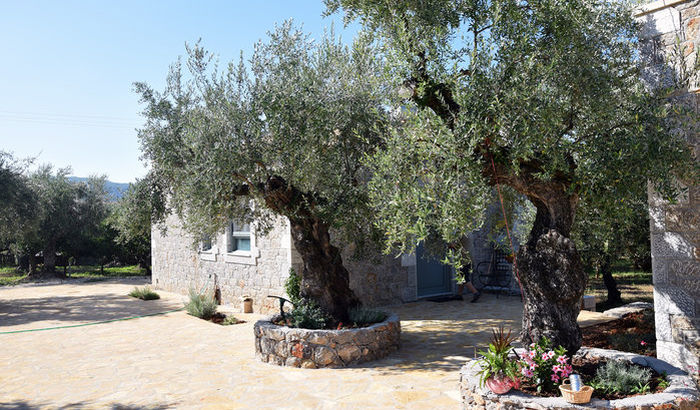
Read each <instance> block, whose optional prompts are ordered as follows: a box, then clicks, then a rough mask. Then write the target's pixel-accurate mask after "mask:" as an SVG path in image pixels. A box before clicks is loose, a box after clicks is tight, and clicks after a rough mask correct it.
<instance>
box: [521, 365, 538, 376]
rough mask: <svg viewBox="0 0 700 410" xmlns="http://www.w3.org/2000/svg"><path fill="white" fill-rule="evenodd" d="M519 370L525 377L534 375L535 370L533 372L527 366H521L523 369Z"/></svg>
mask: <svg viewBox="0 0 700 410" xmlns="http://www.w3.org/2000/svg"><path fill="white" fill-rule="evenodd" d="M520 372H521V373H522V374H523V376H525V377H532V376H534V375H535V372H533V371H532V370H531V369H528V368H527V367H523V369H522V370H521V371H520Z"/></svg>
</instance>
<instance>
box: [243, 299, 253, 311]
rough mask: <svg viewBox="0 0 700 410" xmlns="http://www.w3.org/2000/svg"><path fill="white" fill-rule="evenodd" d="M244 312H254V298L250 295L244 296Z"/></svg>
mask: <svg viewBox="0 0 700 410" xmlns="http://www.w3.org/2000/svg"><path fill="white" fill-rule="evenodd" d="M243 313H253V299H252V298H250V297H244V298H243Z"/></svg>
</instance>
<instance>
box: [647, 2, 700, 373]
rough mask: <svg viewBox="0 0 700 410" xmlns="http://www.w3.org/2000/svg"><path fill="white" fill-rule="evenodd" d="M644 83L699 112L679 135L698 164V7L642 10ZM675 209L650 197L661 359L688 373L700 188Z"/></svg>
mask: <svg viewBox="0 0 700 410" xmlns="http://www.w3.org/2000/svg"><path fill="white" fill-rule="evenodd" d="M637 18H638V19H639V20H640V21H641V22H643V23H644V29H643V31H642V35H641V40H642V41H641V42H640V46H641V48H642V55H643V57H644V58H645V60H646V61H645V62H646V63H647V66H646V70H645V73H644V75H645V79H646V80H647V81H648V82H649V83H650V84H651V85H656V86H659V85H660V86H663V87H668V86H671V87H674V88H676V89H677V92H676V93H675V95H674V97H673V99H672V100H673V102H674V103H676V104H682V105H684V106H685V107H687V108H689V109H691V110H694V111H693V112H694V113H695V114H697V115H695V116H694V117H695V122H693V121H691V122H689V123H687V124H684V126H683V128H684V129H682V130H680V131H681V132H683V133H684V135H685V137H686V139H687V141H688V143H689V144H690V146H691V147H693V149H694V153H695V158H696V160H697V159H698V158H700V136H699V132H698V131H699V130H700V127H699V123H700V89H699V88H698V86H699V85H700V72H699V71H700V70H698V68H699V67H700V65H698V63H699V62H698V60H697V59H698V55H699V54H698V52H699V50H700V1H698V0H694V1H688V0H681V1H671V0H659V1H653V2H651V3H649V4H645V5H644V6H642V7H640V8H639V12H638V15H637ZM679 184H681V185H683V186H684V187H685V188H686V189H687V191H686V192H685V194H684V195H683V196H682V197H681V198H678V200H677V201H676V203H674V204H670V203H667V202H664V201H663V200H661V199H660V198H659V197H658V196H657V195H655V194H654V193H653V192H650V194H649V209H650V216H651V217H650V221H651V222H650V223H651V247H652V266H653V268H652V269H653V278H654V309H655V313H656V339H657V342H656V350H657V356H658V357H659V358H660V359H663V360H665V361H667V362H670V363H672V364H674V365H676V366H678V367H681V368H684V369H685V370H687V371H689V372H690V373H693V374H695V375H696V376H697V375H698V369H700V359H699V358H700V356H699V354H700V184H699V183H698V181H679Z"/></svg>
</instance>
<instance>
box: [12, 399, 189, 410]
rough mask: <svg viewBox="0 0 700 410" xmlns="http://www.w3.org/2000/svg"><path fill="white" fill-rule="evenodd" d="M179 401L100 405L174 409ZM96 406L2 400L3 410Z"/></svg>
mask: <svg viewBox="0 0 700 410" xmlns="http://www.w3.org/2000/svg"><path fill="white" fill-rule="evenodd" d="M176 405H177V403H173V404H154V405H148V406H141V405H132V404H118V403H111V404H108V405H106V406H103V405H100V406H99V407H100V408H108V409H112V410H165V409H173V408H176V407H177V406H176ZM94 406H95V403H86V402H76V403H70V404H66V405H63V406H55V405H52V404H51V403H38V402H30V401H27V400H19V401H12V402H6V401H0V409H3V410H33V409H43V408H47V407H51V408H55V409H61V410H63V409H66V410H68V409H83V408H93V407H94Z"/></svg>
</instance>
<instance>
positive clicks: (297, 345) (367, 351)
mask: <svg viewBox="0 0 700 410" xmlns="http://www.w3.org/2000/svg"><path fill="white" fill-rule="evenodd" d="M254 333H255V356H256V357H257V358H258V359H259V360H261V361H263V362H267V363H272V364H276V365H279V366H292V367H302V368H306V369H316V368H320V367H345V366H349V365H351V364H356V363H362V362H367V361H371V360H377V359H381V358H383V357H386V356H387V355H389V353H391V352H394V351H396V350H398V348H399V343H400V341H401V322H399V318H398V316H396V315H391V316H389V317H388V318H387V319H386V320H385V321H384V322H381V323H375V324H373V325H371V326H368V327H361V328H357V329H342V330H307V329H297V328H291V327H286V326H277V325H275V324H274V323H272V322H271V321H270V320H260V321H257V322H256V323H255V326H254Z"/></svg>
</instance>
